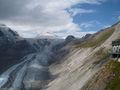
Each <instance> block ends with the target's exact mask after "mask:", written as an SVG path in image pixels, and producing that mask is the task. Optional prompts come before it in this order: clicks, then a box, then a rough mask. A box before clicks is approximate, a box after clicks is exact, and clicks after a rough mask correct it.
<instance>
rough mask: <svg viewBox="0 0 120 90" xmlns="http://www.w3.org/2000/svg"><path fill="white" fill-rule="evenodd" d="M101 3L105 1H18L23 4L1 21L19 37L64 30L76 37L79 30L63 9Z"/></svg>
mask: <svg viewBox="0 0 120 90" xmlns="http://www.w3.org/2000/svg"><path fill="white" fill-rule="evenodd" d="M17 1H18V0H14V2H13V5H11V7H13V8H16V7H14V6H16V5H14V4H18V3H17ZM25 1H26V2H25ZM103 1H105V0H32V1H30V0H20V2H25V3H21V4H20V5H19V6H18V7H19V8H18V9H16V10H14V15H12V14H13V13H12V12H9V15H11V16H6V17H5V19H2V20H3V22H5V23H7V24H8V25H9V26H10V27H12V28H14V29H15V30H16V31H18V32H19V33H20V34H21V35H24V34H25V33H28V34H29V35H30V36H34V35H35V34H44V33H45V32H51V33H55V32H60V31H62V30H65V32H67V34H71V33H72V34H73V33H74V34H75V35H77V34H78V33H79V34H80V32H78V30H80V29H81V28H80V26H79V25H78V24H75V23H74V22H73V17H72V16H71V14H70V13H69V12H68V11H67V10H65V9H71V7H72V6H74V5H76V4H83V3H86V4H101V2H103ZM2 3H3V2H2ZM13 8H11V9H13ZM20 8H21V9H20ZM9 9H10V8H9ZM20 10H21V11H20ZM9 11H10V10H9ZM16 12H17V13H16ZM71 12H72V13H73V16H74V15H76V14H78V13H79V14H82V13H92V12H94V10H85V9H82V8H79V9H78V8H75V9H71ZM11 13H12V14H11ZM12 16H14V17H12ZM6 18H7V19H6ZM64 34H65V33H64ZM67 34H66V35H67ZM26 35H27V34H25V36H26Z"/></svg>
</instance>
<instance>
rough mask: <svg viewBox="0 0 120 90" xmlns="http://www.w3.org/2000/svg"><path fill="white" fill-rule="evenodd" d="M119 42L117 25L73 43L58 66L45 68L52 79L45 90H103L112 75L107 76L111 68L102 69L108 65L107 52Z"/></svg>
mask: <svg viewBox="0 0 120 90" xmlns="http://www.w3.org/2000/svg"><path fill="white" fill-rule="evenodd" d="M119 38H120V23H117V24H115V25H113V26H111V27H109V28H106V29H104V30H101V31H99V32H97V33H95V34H93V35H92V36H90V37H89V38H87V39H86V40H84V41H82V42H81V41H80V42H78V41H76V42H74V43H73V44H72V45H71V48H70V49H71V50H70V53H69V54H68V55H67V56H65V57H64V58H62V62H61V63H58V64H53V65H51V66H50V67H49V68H50V71H51V73H52V74H53V75H54V76H56V77H55V79H53V80H52V81H51V82H50V83H49V84H48V85H47V87H48V88H47V89H46V90H105V88H106V87H107V85H108V83H109V82H110V81H111V80H110V78H111V76H112V75H114V74H111V73H112V72H113V71H112V68H111V69H107V68H106V66H107V65H109V62H110V61H111V60H110V59H109V53H108V51H109V50H110V49H111V42H112V41H113V40H116V39H119ZM111 62H112V61H111ZM117 63H118V65H119V62H117ZM106 64H107V65H106ZM118 65H117V66H118ZM108 67H110V66H108ZM113 67H114V66H113ZM103 68H104V69H103ZM114 70H115V69H114ZM118 70H119V71H120V69H118ZM117 76H118V75H117ZM96 80H97V81H96ZM118 80H119V79H118ZM96 82H97V83H96ZM117 82H120V80H119V81H117ZM118 84H119V83H118ZM108 90H118V89H108Z"/></svg>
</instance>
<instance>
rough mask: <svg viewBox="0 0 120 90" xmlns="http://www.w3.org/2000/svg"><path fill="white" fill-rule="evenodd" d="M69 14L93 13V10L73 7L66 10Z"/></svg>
mask: <svg viewBox="0 0 120 90" xmlns="http://www.w3.org/2000/svg"><path fill="white" fill-rule="evenodd" d="M68 11H69V13H70V14H71V16H76V15H77V14H86V13H93V12H95V10H87V9H81V8H73V9H69V10H68Z"/></svg>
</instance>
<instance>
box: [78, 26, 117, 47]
mask: <svg viewBox="0 0 120 90" xmlns="http://www.w3.org/2000/svg"><path fill="white" fill-rule="evenodd" d="M114 31H115V29H114V28H109V29H107V30H104V31H102V32H100V33H99V34H98V35H97V36H95V37H93V38H90V39H88V40H86V41H85V42H82V43H80V44H77V45H76V47H81V48H89V47H97V46H100V45H101V44H102V43H104V42H105V41H106V40H107V39H108V38H109V37H110V36H111V35H112V34H113V32H114Z"/></svg>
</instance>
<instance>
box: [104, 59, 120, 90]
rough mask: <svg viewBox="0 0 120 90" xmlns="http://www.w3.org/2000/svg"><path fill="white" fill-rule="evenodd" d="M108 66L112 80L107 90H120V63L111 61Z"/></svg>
mask: <svg viewBox="0 0 120 90" xmlns="http://www.w3.org/2000/svg"><path fill="white" fill-rule="evenodd" d="M107 66H108V68H109V69H110V70H111V71H112V75H111V76H112V78H111V80H110V82H109V83H108V85H107V87H106V90H120V62H117V61H113V60H111V61H110V62H109V63H108V64H107Z"/></svg>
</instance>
